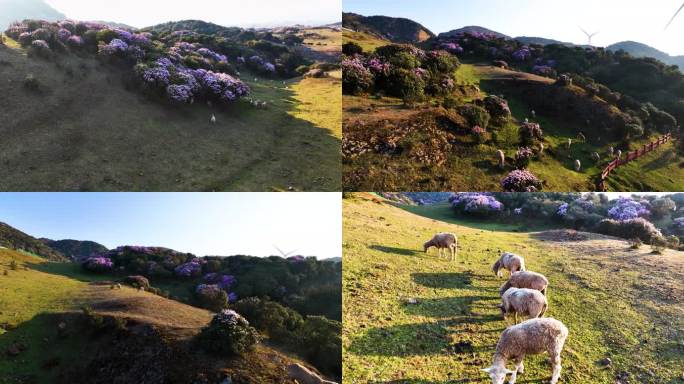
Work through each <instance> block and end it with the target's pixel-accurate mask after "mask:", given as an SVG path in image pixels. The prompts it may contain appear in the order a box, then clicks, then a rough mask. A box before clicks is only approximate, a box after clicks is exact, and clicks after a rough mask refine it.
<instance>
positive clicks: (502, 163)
mask: <svg viewBox="0 0 684 384" xmlns="http://www.w3.org/2000/svg"><path fill="white" fill-rule="evenodd" d="M496 159H497V160H498V162H499V168H501V169H504V167H505V166H506V155H504V152H503V151H502V150H500V149H499V150H498V151H496Z"/></svg>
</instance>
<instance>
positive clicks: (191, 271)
mask: <svg viewBox="0 0 684 384" xmlns="http://www.w3.org/2000/svg"><path fill="white" fill-rule="evenodd" d="M174 272H175V273H176V275H177V276H180V277H184V278H191V277H197V276H199V275H200V274H201V273H202V265H201V264H200V263H199V261H198V260H197V259H193V260H191V261H189V262H187V263H184V264H181V265H179V266H177V267H176V268H175V269H174Z"/></svg>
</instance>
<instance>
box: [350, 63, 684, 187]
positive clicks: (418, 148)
mask: <svg viewBox="0 0 684 384" xmlns="http://www.w3.org/2000/svg"><path fill="white" fill-rule="evenodd" d="M455 78H456V81H457V82H458V84H459V85H460V87H461V89H462V90H464V91H462V92H461V94H457V95H455V96H454V97H455V98H456V99H457V100H458V102H459V103H460V104H461V105H462V104H465V103H470V102H472V101H473V100H476V99H481V98H484V97H486V96H487V95H503V96H504V97H505V98H506V100H507V101H508V105H509V108H510V110H511V113H512V119H511V122H510V123H508V124H507V125H506V126H505V127H503V128H498V129H496V130H494V129H489V130H490V131H491V132H493V131H496V133H497V135H498V139H496V140H495V139H494V138H493V137H492V138H490V139H489V140H488V141H486V142H485V143H482V144H480V143H477V142H475V141H474V140H473V138H472V135H465V134H463V132H460V130H461V127H456V128H455V127H453V124H450V123H449V121H448V118H445V117H444V116H443V115H444V113H443V112H442V111H443V110H440V109H439V108H438V105H439V100H434V99H428V100H426V101H424V102H421V103H417V104H414V105H404V104H402V102H401V100H398V99H396V98H389V97H372V96H350V95H344V96H343V108H344V113H343V119H344V121H343V126H344V127H345V130H344V131H345V142H348V143H349V144H351V145H354V144H355V143H356V142H359V143H363V144H365V143H371V145H369V147H370V148H372V149H371V150H367V151H365V152H362V153H357V152H355V151H354V150H351V151H349V153H347V152H345V155H344V160H345V161H344V163H343V185H344V188H345V189H346V190H354V191H370V190H372V191H379V190H383V191H401V190H421V191H437V190H450V189H451V190H463V191H465V190H468V191H500V190H501V185H500V181H501V179H503V178H504V177H505V176H506V175H507V174H508V172H510V171H511V170H512V169H513V166H512V162H513V158H514V156H515V153H516V151H517V150H518V148H519V146H520V144H519V139H518V133H517V127H518V126H519V125H520V123H522V122H523V121H524V120H525V119H531V120H532V121H535V122H538V123H539V124H540V126H541V128H542V130H543V131H544V145H545V148H546V150H545V154H544V155H543V156H541V157H539V156H535V158H534V161H532V163H531V164H530V166H529V169H530V171H531V172H532V173H534V174H535V175H536V176H537V177H538V178H539V179H541V180H543V181H544V182H545V184H544V190H545V191H590V190H595V189H596V181H597V178H598V175H600V173H601V171H602V170H603V168H604V167H605V166H606V165H607V163H608V148H609V147H611V146H612V147H614V148H620V147H621V145H622V143H620V142H618V141H608V140H603V141H600V142H598V141H597V140H594V141H592V140H588V141H586V142H580V141H578V140H577V132H581V131H583V130H585V129H587V128H586V127H585V126H581V125H579V124H576V123H573V122H571V121H568V120H567V119H565V118H563V117H561V116H557V115H553V114H543V113H540V112H537V113H536V117H535V118H532V116H530V114H531V110H533V109H534V108H533V107H532V106H530V105H529V104H528V103H527V102H526V101H525V98H524V97H521V96H520V95H519V94H518V93H517V92H516V91H515V88H516V87H519V85H518V84H520V82H529V83H532V84H537V85H538V86H545V85H547V84H551V83H553V80H552V79H550V78H546V77H542V76H537V75H533V74H529V73H525V72H518V71H513V70H504V69H500V68H497V67H494V66H491V65H485V64H481V63H478V62H470V63H465V64H462V65H461V66H460V67H459V69H458V70H457V71H456V73H455ZM594 101H595V102H596V103H601V102H602V101H601V100H600V99H598V98H596V99H594ZM655 138H656V135H654V136H653V137H650V138H644V139H641V140H633V141H632V143H631V144H632V148H633V149H634V148H637V147H639V146H640V145H641V144H643V143H647V142H649V141H650V140H652V139H655ZM568 139H572V140H573V142H574V143H573V145H572V147H571V150H567V148H566V145H567V142H568ZM347 147H348V146H347V143H343V148H347ZM376 148H379V149H376ZM497 150H503V151H504V153H505V155H506V158H507V167H506V168H505V169H503V170H502V169H499V168H498V166H497V163H496V152H497ZM383 151H384V152H383ZM593 152H597V153H599V154H600V156H601V158H602V159H601V160H600V161H599V162H595V161H594V160H593V159H592V158H591V155H592V153H593ZM576 159H578V160H580V161H581V164H582V169H581V170H580V171H579V172H577V171H575V169H574V162H575V160H576ZM682 164H684V158H682V157H681V155H679V154H678V153H677V151H676V150H675V149H673V146H672V144H668V145H667V146H665V147H662V148H660V149H658V150H657V151H656V152H654V153H652V154H649V155H648V156H646V157H643V158H640V159H639V160H636V161H634V162H632V163H630V164H629V165H627V166H625V167H622V168H619V169H618V170H617V171H616V173H614V174H613V175H611V177H610V178H609V182H608V183H607V187H608V189H609V191H675V190H680V189H682V188H684V181H683V180H684V167H683V166H682ZM644 171H648V172H644Z"/></svg>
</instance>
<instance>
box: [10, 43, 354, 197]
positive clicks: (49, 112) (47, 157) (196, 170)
mask: <svg viewBox="0 0 684 384" xmlns="http://www.w3.org/2000/svg"><path fill="white" fill-rule="evenodd" d="M29 73H31V74H34V75H35V77H36V78H37V79H38V80H39V82H40V83H41V84H42V85H43V89H44V91H43V92H41V93H33V92H29V91H28V90H27V89H25V88H24V87H23V85H22V84H23V80H24V78H25V76H26V75H27V74H29ZM127 73H128V71H120V70H118V69H115V68H111V67H108V68H105V67H103V64H101V63H99V62H97V61H96V60H92V59H87V58H77V57H75V56H69V57H65V58H62V59H61V65H60V67H58V66H56V65H55V63H54V62H46V61H42V60H37V59H30V58H27V57H26V55H25V52H23V51H22V50H21V49H7V48H1V47H0V77H2V78H3V79H6V84H5V85H4V86H3V92H2V94H0V104H2V105H3V108H2V109H1V110H0V121H3V122H4V124H2V126H1V127H0V133H2V135H3V137H4V139H3V144H4V148H5V149H6V150H3V151H2V154H0V161H2V163H3V164H5V165H6V166H5V167H2V170H0V180H2V181H0V187H2V189H4V190H43V191H45V190H132V191H141V190H203V191H210V190H237V191H240V190H282V189H287V188H289V187H293V188H294V189H297V190H330V191H334V190H339V189H340V186H339V180H340V169H339V168H340V166H339V148H340V140H339V139H338V138H336V137H334V136H331V135H330V134H329V131H328V129H321V127H319V126H317V125H315V123H312V122H311V121H307V120H304V119H301V118H297V117H295V116H293V112H294V111H295V110H297V108H299V107H300V106H301V105H300V103H299V102H298V101H297V98H301V99H311V98H313V97H314V95H311V94H310V93H309V91H312V92H316V93H317V94H321V93H325V92H339V89H340V87H341V85H340V84H339V83H333V82H328V83H325V84H321V85H320V87H303V88H301V89H300V90H299V93H298V94H295V92H294V91H293V90H292V89H291V88H289V87H288V88H286V87H285V86H284V85H283V84H282V82H281V81H271V80H267V79H262V78H258V79H257V78H256V77H255V76H253V75H250V74H249V73H243V79H245V80H246V81H247V83H248V84H249V85H250V87H251V88H252V91H253V97H254V98H256V99H259V100H264V101H267V102H268V107H267V108H266V109H265V110H257V109H255V108H252V107H251V106H249V104H248V103H247V102H246V101H244V102H240V103H237V104H234V105H232V106H229V107H221V108H219V107H214V108H211V107H209V106H207V105H206V104H204V103H196V104H194V105H191V106H170V105H169V104H168V102H166V101H164V100H153V99H148V98H146V97H144V96H143V94H142V93H141V92H140V91H138V90H135V89H127V88H126V87H124V86H123V79H122V77H123V76H124V75H125V74H127ZM296 82H297V81H295V82H294V83H290V84H289V85H295V84H296ZM326 86H329V87H330V88H329V89H325V87H326ZM85 90H87V92H86V91H85ZM212 114H215V115H216V118H217V123H216V124H215V125H212V124H211V123H210V117H211V115H212Z"/></svg>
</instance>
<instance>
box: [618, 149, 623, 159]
mask: <svg viewBox="0 0 684 384" xmlns="http://www.w3.org/2000/svg"><path fill="white" fill-rule="evenodd" d="M617 158H618V160H620V159H622V150H621V149H618V150H617Z"/></svg>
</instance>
